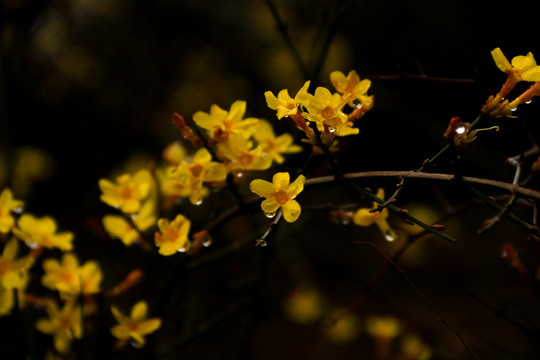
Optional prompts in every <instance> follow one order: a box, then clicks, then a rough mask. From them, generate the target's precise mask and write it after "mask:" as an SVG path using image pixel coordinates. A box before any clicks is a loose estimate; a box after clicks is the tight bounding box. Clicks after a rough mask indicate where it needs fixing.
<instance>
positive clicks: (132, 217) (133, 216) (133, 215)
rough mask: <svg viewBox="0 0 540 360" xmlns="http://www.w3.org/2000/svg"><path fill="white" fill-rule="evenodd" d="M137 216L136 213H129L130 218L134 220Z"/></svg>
mask: <svg viewBox="0 0 540 360" xmlns="http://www.w3.org/2000/svg"><path fill="white" fill-rule="evenodd" d="M137 216H138V215H137V214H131V215H130V218H131V220H135V219H136V218H137Z"/></svg>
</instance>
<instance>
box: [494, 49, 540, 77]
mask: <svg viewBox="0 0 540 360" xmlns="http://www.w3.org/2000/svg"><path fill="white" fill-rule="evenodd" d="M491 56H492V57H493V60H494V61H495V65H497V67H498V68H499V70H501V71H502V72H504V73H506V74H508V75H509V76H512V77H513V78H514V79H515V81H516V82H519V81H522V80H525V81H540V66H538V65H536V60H535V59H534V56H533V54H532V53H530V52H529V53H528V54H527V55H519V56H515V57H514V58H513V59H512V63H510V62H509V61H508V59H507V58H506V56H504V54H503V52H502V50H501V49H500V48H496V49H493V50H492V51H491Z"/></svg>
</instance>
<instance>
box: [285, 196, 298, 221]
mask: <svg viewBox="0 0 540 360" xmlns="http://www.w3.org/2000/svg"><path fill="white" fill-rule="evenodd" d="M281 210H282V211H283V218H284V219H285V221H287V222H290V223H292V222H295V221H296V220H297V219H298V217H299V216H300V213H301V212H302V208H301V207H300V204H298V201H296V200H289V201H287V203H286V204H285V205H283V206H282V207H281Z"/></svg>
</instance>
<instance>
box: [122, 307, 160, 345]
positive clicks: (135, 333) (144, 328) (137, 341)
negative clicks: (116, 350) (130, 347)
mask: <svg viewBox="0 0 540 360" xmlns="http://www.w3.org/2000/svg"><path fill="white" fill-rule="evenodd" d="M147 311H148V305H147V304H146V302H145V301H139V302H137V303H136V304H135V305H134V306H133V308H132V309H131V314H130V316H129V317H128V316H125V315H124V314H122V313H121V312H120V311H119V310H118V309H117V308H116V307H115V306H111V312H112V314H113V316H114V318H115V319H116V321H117V322H118V325H115V326H113V327H112V329H111V333H112V335H113V336H114V337H115V338H117V339H119V344H118V346H119V347H120V346H123V345H125V344H126V343H127V342H128V341H129V340H130V339H132V340H133V342H134V346H135V347H143V346H144V344H145V338H144V336H145V335H148V334H150V333H153V332H154V331H156V330H157V329H159V327H160V326H161V319H159V318H147V317H146V313H147Z"/></svg>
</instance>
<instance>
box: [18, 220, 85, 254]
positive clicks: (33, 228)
mask: <svg viewBox="0 0 540 360" xmlns="http://www.w3.org/2000/svg"><path fill="white" fill-rule="evenodd" d="M13 233H14V234H15V236H17V237H18V238H20V239H21V240H23V241H25V242H26V244H27V245H28V246H30V247H32V248H33V247H40V246H43V247H46V248H48V249H52V248H58V249H60V250H64V251H69V250H71V249H73V244H72V241H73V237H74V235H73V233H72V232H67V231H66V232H61V233H56V222H55V221H54V219H53V218H51V217H48V216H44V217H42V218H36V217H34V216H33V215H30V214H23V215H22V216H21V217H20V218H19V220H18V221H17V227H15V228H13Z"/></svg>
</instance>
